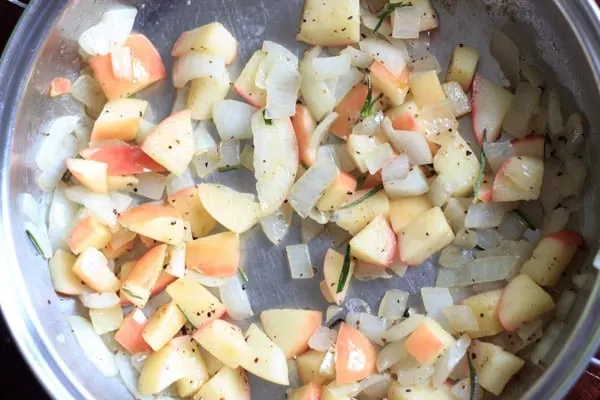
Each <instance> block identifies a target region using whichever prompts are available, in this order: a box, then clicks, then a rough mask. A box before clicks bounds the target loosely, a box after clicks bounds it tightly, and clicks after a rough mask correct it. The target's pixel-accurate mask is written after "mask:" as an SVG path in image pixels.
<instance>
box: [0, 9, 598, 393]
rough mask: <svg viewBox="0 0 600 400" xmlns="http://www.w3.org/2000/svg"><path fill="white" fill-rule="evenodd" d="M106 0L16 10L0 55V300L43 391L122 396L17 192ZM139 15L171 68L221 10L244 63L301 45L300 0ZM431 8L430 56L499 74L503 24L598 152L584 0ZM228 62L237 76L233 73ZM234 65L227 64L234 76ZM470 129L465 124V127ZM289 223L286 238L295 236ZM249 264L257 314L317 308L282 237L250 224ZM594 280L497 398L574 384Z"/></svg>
mask: <svg viewBox="0 0 600 400" xmlns="http://www.w3.org/2000/svg"><path fill="white" fill-rule="evenodd" d="M115 3H116V1H113V0H95V1H92V0H78V1H77V0H73V1H66V0H33V1H32V2H31V3H30V4H29V6H28V7H27V10H26V11H25V13H24V15H23V18H22V19H21V21H20V23H19V25H18V27H17V29H16V31H15V33H14V35H13V37H12V39H11V41H10V43H9V44H8V46H7V49H6V51H5V53H4V55H3V58H2V62H1V64H0V82H1V85H0V120H1V121H2V124H0V162H1V169H0V174H1V178H0V182H1V187H0V190H1V194H0V219H1V222H0V228H1V229H0V254H2V257H3V263H2V264H1V266H0V300H1V304H2V311H3V313H4V315H5V317H6V319H7V321H8V323H9V325H10V328H11V329H12V332H13V335H14V337H15V341H16V342H17V343H18V344H19V346H20V348H21V351H22V352H23V355H24V356H25V358H26V359H27V361H28V362H29V364H30V365H31V367H32V369H33V370H34V371H35V373H36V374H37V376H38V377H39V379H40V380H41V381H42V382H43V384H44V385H45V386H46V388H47V389H48V391H49V392H50V393H51V394H52V395H53V396H54V397H55V398H57V399H61V400H63V399H64V400H66V399H71V398H87V399H93V398H96V399H101V398H112V399H121V398H123V399H125V398H129V397H130V396H129V394H128V393H127V392H126V390H125V389H124V388H123V387H122V386H121V384H120V383H119V382H118V380H117V379H105V378H102V377H101V376H100V374H98V373H97V372H96V370H95V369H94V367H93V366H92V365H91V364H90V363H89V362H88V361H87V360H86V359H85V358H84V357H83V355H82V353H81V351H80V349H79V347H78V345H77V344H76V343H75V340H74V339H73V336H72V334H71V332H70V331H69V329H68V327H67V325H66V323H65V322H64V319H63V317H62V315H63V313H69V312H72V311H73V310H74V308H75V305H74V302H73V301H71V300H68V299H59V298H58V297H57V296H56V294H55V293H54V291H53V290H52V286H51V283H50V277H49V274H48V269H47V266H46V263H45V262H44V261H43V260H42V259H40V258H39V257H38V256H37V254H36V252H35V250H34V249H33V247H32V246H31V244H30V242H29V241H28V240H27V237H26V235H25V232H24V230H23V222H24V221H23V218H22V216H21V215H20V213H19V210H18V207H17V201H16V199H17V196H18V195H19V194H20V193H24V192H29V193H32V194H34V195H35V196H40V197H41V198H47V196H46V195H44V194H43V193H41V192H40V190H39V189H38V186H37V184H36V170H35V166H34V156H35V153H36V151H37V148H38V145H39V142H40V138H41V133H42V127H43V125H44V123H46V122H48V121H50V120H52V119H53V118H54V117H56V116H60V115H64V114H67V113H71V112H73V111H76V110H77V109H78V106H77V105H76V104H75V103H73V102H72V101H70V100H69V99H68V98H67V97H65V98H61V99H58V100H57V99H54V100H50V99H49V97H48V96H47V89H48V85H49V83H50V81H51V80H52V78H54V77H56V76H65V75H67V76H71V77H75V76H76V74H77V71H79V69H80V68H81V65H80V64H79V63H78V62H77V61H75V60H76V59H77V50H76V44H75V42H74V40H73V39H74V38H76V37H77V36H78V35H79V34H80V33H81V32H82V31H83V30H84V29H85V28H87V27H89V26H90V25H91V24H93V23H94V22H95V21H96V20H97V19H98V18H99V17H100V15H101V14H102V12H103V11H104V10H105V9H107V8H110V7H111V6H112V5H114V4H115ZM122 3H127V4H133V5H135V6H136V7H137V8H138V9H139V11H140V13H139V16H138V23H137V26H136V29H137V30H139V31H141V32H143V33H145V34H146V35H148V36H149V37H150V39H151V40H152V41H153V42H154V43H155V44H156V45H157V46H158V48H159V49H160V51H161V54H162V56H163V59H164V60H165V62H166V63H167V65H168V66H169V64H170V62H171V57H170V51H169V49H170V48H171V45H172V43H173V42H174V40H175V39H176V38H177V36H178V35H179V34H180V33H181V31H183V30H186V29H191V28H193V27H195V26H197V25H200V24H204V23H208V22H210V21H213V20H218V21H221V22H222V23H224V24H225V25H226V26H227V27H228V28H230V29H232V30H233V32H234V34H235V36H236V37H237V38H238V39H239V40H240V43H241V46H240V57H239V61H238V62H237V63H236V65H235V66H234V69H236V71H235V72H237V71H239V69H240V67H241V65H242V62H243V61H245V60H246V59H247V58H248V56H249V55H250V54H251V52H252V51H253V50H254V49H255V48H257V47H259V46H260V44H261V42H262V40H263V39H272V40H276V41H278V42H280V43H282V44H284V45H286V46H288V47H290V48H296V49H298V50H300V47H299V46H298V44H297V43H296V41H295V39H294V37H295V33H296V28H297V21H298V18H299V15H300V10H301V6H302V3H303V0H187V1H185V0H171V1H167V0H164V1H161V0H123V1H122ZM433 3H434V5H435V6H436V8H437V10H438V12H439V14H440V19H441V27H440V29H439V30H438V31H437V32H435V33H434V34H433V37H432V46H433V49H434V52H435V53H436V54H437V55H438V57H439V58H440V60H448V58H449V56H450V53H451V50H452V48H453V46H454V45H455V44H456V43H458V42H464V43H468V44H470V45H473V46H475V47H477V48H478V49H479V50H480V51H481V53H482V54H484V55H486V56H484V57H483V62H482V64H481V66H480V70H481V71H482V73H483V74H484V75H486V76H487V77H489V78H493V79H497V80H499V79H501V74H500V71H499V69H498V67H497V66H496V65H495V62H493V61H492V60H491V59H490V57H488V56H487V54H488V40H489V37H490V33H491V32H492V31H493V30H494V29H497V28H502V29H503V30H504V31H505V32H507V33H508V34H509V35H510V36H511V37H512V38H513V39H514V40H515V41H516V42H517V43H518V44H519V46H520V47H521V49H522V53H523V54H524V55H525V58H527V59H529V60H528V61H536V63H537V64H538V65H539V66H541V67H542V68H543V70H544V72H546V73H547V74H548V76H549V77H555V79H556V80H555V82H553V83H554V84H556V85H558V86H559V87H560V88H561V92H562V95H563V99H567V101H566V104H567V106H566V108H567V109H568V110H575V109H579V110H582V111H583V112H584V113H585V115H586V118H587V121H588V126H589V132H590V135H589V137H588V141H587V149H588V151H589V153H590V154H589V155H590V157H589V159H590V160H592V162H594V161H595V160H596V157H597V156H596V154H598V153H599V152H600V132H598V127H600V114H599V113H598V105H599V104H600V11H599V10H598V9H597V7H596V6H595V5H594V1H593V0H437V1H436V0H434V1H433ZM235 72H234V73H235ZM234 76H235V75H234ZM169 87H170V84H168V83H166V82H165V83H162V84H159V85H156V87H153V88H152V89H150V90H149V91H147V92H146V93H145V95H147V96H149V98H150V101H151V103H152V104H153V105H154V110H155V115H156V117H157V118H161V117H164V116H165V115H166V114H167V112H168V110H170V107H171V104H172V100H173V93H172V92H171V91H170V90H169ZM467 131H469V130H468V129H464V130H463V132H467ZM249 178H250V176H249V175H243V174H238V175H236V174H233V175H227V178H226V179H227V180H226V182H227V183H229V184H232V185H235V186H238V187H240V188H243V187H246V188H247V189H248V188H250V187H251V186H252V185H253V184H252V181H251V180H250V179H249ZM587 186H588V190H587V194H586V196H585V198H584V204H583V208H582V210H581V212H580V213H579V214H578V218H576V220H577V221H576V222H578V224H577V226H576V227H577V228H578V229H579V230H580V231H581V232H582V233H583V234H584V236H585V238H586V240H587V243H588V246H589V249H588V250H589V252H588V253H587V255H585V256H584V255H582V256H581V258H580V259H579V260H578V262H577V263H576V265H575V267H574V268H573V270H574V271H575V270H577V271H580V270H583V269H585V268H587V267H586V266H588V265H590V264H591V259H592V257H593V255H594V254H595V252H596V250H597V244H598V239H599V238H600V214H599V213H598V210H599V209H600V204H599V203H598V201H599V200H600V196H599V195H600V175H599V173H598V170H597V169H595V168H593V167H592V168H591V169H590V178H589V181H588V185H587ZM298 240H299V234H298V232H297V230H296V231H293V232H292V233H291V234H290V235H289V236H288V242H289V243H294V242H296V243H297V242H298ZM328 245H329V243H328V241H327V240H322V241H321V243H319V244H318V246H316V248H315V249H314V251H313V254H312V257H313V261H314V262H315V264H317V265H318V264H319V263H320V261H321V260H322V257H323V253H324V251H325V249H326V247H327V246H328ZM245 247H246V253H247V254H248V256H247V260H246V262H245V264H246V265H247V267H248V270H249V273H248V275H249V277H250V283H249V284H248V288H249V290H250V294H251V302H252V304H253V308H254V310H255V312H259V311H260V310H262V309H265V308H269V307H274V306H296V307H323V306H324V302H323V301H322V300H321V295H320V294H319V292H318V289H317V286H318V285H317V284H316V283H315V281H307V282H298V281H294V282H291V281H290V280H289V279H288V278H287V275H286V273H285V267H284V265H285V264H284V259H285V258H284V254H283V247H282V246H278V247H273V246H271V245H270V244H268V242H267V241H266V239H265V238H264V237H263V235H262V233H261V232H260V231H259V230H254V231H252V232H251V233H250V234H248V235H247V238H246V245H245ZM434 278H435V272H434V269H433V268H432V267H431V266H430V265H426V266H423V267H421V268H414V269H411V270H410V271H409V273H408V274H407V276H406V277H405V278H404V279H399V278H398V279H394V280H391V281H386V282H385V283H383V284H373V283H369V284H364V283H359V282H356V283H353V285H352V292H353V293H354V295H356V296H360V297H362V298H365V299H367V300H368V301H369V302H371V303H372V305H375V304H376V303H377V302H378V301H379V299H380V298H381V295H382V293H383V292H384V291H385V290H386V289H387V288H389V287H399V288H402V289H405V290H409V291H410V292H412V293H415V295H414V298H413V301H415V302H416V301H417V296H418V288H419V287H420V286H424V285H431V284H432V283H433V281H434ZM599 315H600V281H599V280H595V281H594V279H592V280H590V282H589V284H588V286H587V287H586V288H585V289H584V290H582V291H581V292H580V295H579V301H578V302H577V305H576V310H575V311H574V312H572V314H571V317H570V319H569V321H568V324H567V329H565V332H564V333H563V336H562V337H561V338H560V339H559V341H558V342H557V345H556V348H555V349H554V350H553V354H554V356H555V361H554V362H553V363H552V365H551V366H549V368H547V370H542V369H538V368H533V367H530V368H528V369H527V370H525V371H524V372H523V373H521V374H520V375H519V377H518V378H517V379H516V380H515V381H514V382H513V383H512V384H511V386H510V388H509V389H508V390H507V391H506V393H505V395H504V398H507V399H516V398H523V399H559V398H561V397H562V396H564V394H565V393H566V392H567V390H568V389H569V387H570V386H571V385H572V384H573V383H574V382H575V380H576V379H577V377H578V376H579V374H580V373H581V371H582V370H583V368H584V367H585V365H586V364H587V363H588V361H589V358H590V356H591V355H592V354H593V352H594V350H595V349H596V347H597V345H598V343H600V318H598V316H599ZM252 390H253V398H254V399H281V398H283V393H284V389H283V388H281V387H275V386H274V385H269V384H265V383H262V382H257V381H256V382H253V386H252Z"/></svg>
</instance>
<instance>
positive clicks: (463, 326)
mask: <svg viewBox="0 0 600 400" xmlns="http://www.w3.org/2000/svg"><path fill="white" fill-rule="evenodd" d="M442 313H443V314H444V316H445V317H446V320H447V321H448V322H449V323H450V327H451V328H452V329H451V331H452V332H453V333H455V334H457V333H461V332H467V331H476V330H478V329H479V324H478V322H477V318H476V317H475V314H473V310H472V309H471V307H469V306H463V305H456V306H449V307H446V308H444V309H443V310H442Z"/></svg>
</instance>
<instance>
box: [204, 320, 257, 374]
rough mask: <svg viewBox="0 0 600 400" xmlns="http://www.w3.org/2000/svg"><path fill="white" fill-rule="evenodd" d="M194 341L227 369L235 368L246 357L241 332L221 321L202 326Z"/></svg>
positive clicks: (246, 347)
mask: <svg viewBox="0 0 600 400" xmlns="http://www.w3.org/2000/svg"><path fill="white" fill-rule="evenodd" d="M194 340H196V341H197V342H198V343H199V344H200V346H202V347H203V348H205V349H206V350H208V352H209V353H211V354H212V355H213V356H215V357H216V358H217V359H218V360H219V361H221V362H222V363H223V364H225V365H226V366H228V367H229V368H237V367H238V366H239V365H240V363H241V362H242V361H241V360H243V359H245V358H247V356H248V352H249V349H248V344H247V343H246V341H245V339H244V334H243V333H242V330H241V329H240V328H238V327H237V326H235V325H232V324H230V323H229V322H227V321H223V320H222V319H215V320H214V321H212V322H210V323H208V324H206V325H204V326H203V327H201V328H200V329H198V330H197V331H196V332H195V333H194Z"/></svg>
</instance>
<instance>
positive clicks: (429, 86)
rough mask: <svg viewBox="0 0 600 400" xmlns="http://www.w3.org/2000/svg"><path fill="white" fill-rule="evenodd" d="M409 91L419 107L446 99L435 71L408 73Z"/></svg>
mask: <svg viewBox="0 0 600 400" xmlns="http://www.w3.org/2000/svg"><path fill="white" fill-rule="evenodd" d="M410 91H411V93H412V95H413V97H414V99H415V103H416V104H417V106H418V107H419V108H422V107H425V106H428V105H433V104H437V103H439V102H440V101H444V100H446V95H445V94H444V89H443V88H442V84H441V83H440V79H439V78H438V76H437V73H436V72H435V71H425V72H414V73H412V74H411V75H410Z"/></svg>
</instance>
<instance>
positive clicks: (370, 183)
mask: <svg viewBox="0 0 600 400" xmlns="http://www.w3.org/2000/svg"><path fill="white" fill-rule="evenodd" d="M382 184H383V178H382V176H381V170H380V171H377V172H376V173H375V174H373V175H371V174H369V175H367V178H366V179H365V181H364V182H363V184H362V186H361V189H364V190H368V189H374V188H376V187H378V186H380V185H382ZM357 186H358V184H357Z"/></svg>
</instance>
